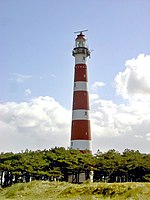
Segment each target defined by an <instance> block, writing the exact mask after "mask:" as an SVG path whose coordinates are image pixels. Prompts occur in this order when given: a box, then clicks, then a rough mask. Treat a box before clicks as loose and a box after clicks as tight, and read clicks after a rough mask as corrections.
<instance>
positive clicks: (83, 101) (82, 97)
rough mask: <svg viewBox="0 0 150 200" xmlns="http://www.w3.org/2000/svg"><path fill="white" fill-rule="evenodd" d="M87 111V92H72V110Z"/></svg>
mask: <svg viewBox="0 0 150 200" xmlns="http://www.w3.org/2000/svg"><path fill="white" fill-rule="evenodd" d="M76 109H84V110H89V93H88V91H74V94H73V110H76Z"/></svg>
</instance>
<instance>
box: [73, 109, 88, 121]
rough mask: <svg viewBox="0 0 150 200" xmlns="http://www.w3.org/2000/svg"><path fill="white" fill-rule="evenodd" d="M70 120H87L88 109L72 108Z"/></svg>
mask: <svg viewBox="0 0 150 200" xmlns="http://www.w3.org/2000/svg"><path fill="white" fill-rule="evenodd" d="M72 120H89V110H73V111H72Z"/></svg>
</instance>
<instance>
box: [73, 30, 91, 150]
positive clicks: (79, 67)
mask: <svg viewBox="0 0 150 200" xmlns="http://www.w3.org/2000/svg"><path fill="white" fill-rule="evenodd" d="M83 32H84V31H80V32H76V33H79V34H78V35H77V38H76V39H75V48H74V49H73V51H72V55H73V56H74V57H75V73H74V91H73V106H72V127H71V148H72V149H79V150H80V151H85V150H88V151H90V152H92V144H91V128H90V119H89V93H88V72H87V64H86V60H87V57H89V56H90V51H89V49H88V47H87V44H86V38H85V35H83Z"/></svg>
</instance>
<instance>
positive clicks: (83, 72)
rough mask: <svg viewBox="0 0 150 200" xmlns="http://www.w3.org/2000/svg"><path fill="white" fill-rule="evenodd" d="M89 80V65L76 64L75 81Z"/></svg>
mask: <svg viewBox="0 0 150 200" xmlns="http://www.w3.org/2000/svg"><path fill="white" fill-rule="evenodd" d="M76 81H86V82H87V81H88V74H87V66H86V64H76V65H75V73H74V82H76Z"/></svg>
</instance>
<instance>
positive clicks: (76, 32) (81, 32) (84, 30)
mask: <svg viewBox="0 0 150 200" xmlns="http://www.w3.org/2000/svg"><path fill="white" fill-rule="evenodd" d="M86 31H88V30H82V31H76V32H74V33H82V32H86Z"/></svg>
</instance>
